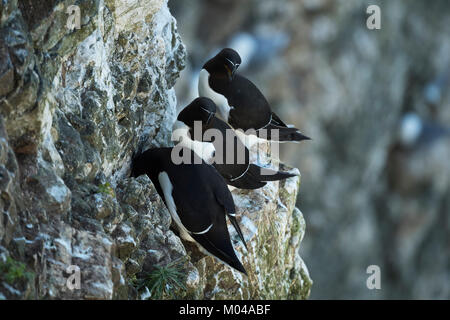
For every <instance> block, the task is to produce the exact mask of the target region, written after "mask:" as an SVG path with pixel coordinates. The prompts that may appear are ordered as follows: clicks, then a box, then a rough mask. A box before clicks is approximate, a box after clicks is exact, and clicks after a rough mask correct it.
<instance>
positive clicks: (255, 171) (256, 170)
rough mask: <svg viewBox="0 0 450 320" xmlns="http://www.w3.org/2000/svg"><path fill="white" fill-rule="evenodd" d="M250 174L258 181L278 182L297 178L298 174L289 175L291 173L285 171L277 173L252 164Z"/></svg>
mask: <svg viewBox="0 0 450 320" xmlns="http://www.w3.org/2000/svg"><path fill="white" fill-rule="evenodd" d="M248 174H249V175H251V176H252V177H254V178H255V180H257V181H264V182H265V181H278V180H284V179H287V178H292V177H295V176H296V174H294V173H289V172H283V171H276V170H273V169H269V168H262V167H259V166H257V165H255V164H251V165H250V168H249V170H248Z"/></svg>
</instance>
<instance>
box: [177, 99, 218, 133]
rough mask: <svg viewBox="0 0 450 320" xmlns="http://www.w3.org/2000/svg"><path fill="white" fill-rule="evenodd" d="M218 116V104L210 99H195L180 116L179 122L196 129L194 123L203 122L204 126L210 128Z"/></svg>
mask: <svg viewBox="0 0 450 320" xmlns="http://www.w3.org/2000/svg"><path fill="white" fill-rule="evenodd" d="M215 114H216V104H215V103H214V102H213V101H212V100H211V99H209V98H205V97H200V98H196V99H194V100H193V101H192V102H191V103H190V104H188V105H187V106H186V107H185V108H184V109H183V110H182V111H181V112H180V114H179V115H178V117H177V120H178V121H181V122H183V123H184V124H185V125H187V126H188V127H190V128H193V127H194V121H201V122H202V126H208V125H209V124H210V122H211V121H212V119H214V116H215Z"/></svg>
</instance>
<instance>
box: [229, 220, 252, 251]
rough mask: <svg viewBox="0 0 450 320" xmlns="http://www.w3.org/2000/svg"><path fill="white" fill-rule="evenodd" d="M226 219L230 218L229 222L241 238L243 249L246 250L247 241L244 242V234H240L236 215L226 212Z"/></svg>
mask: <svg viewBox="0 0 450 320" xmlns="http://www.w3.org/2000/svg"><path fill="white" fill-rule="evenodd" d="M228 219H230V222H231V224H232V225H233V227H234V229H235V230H236V232H237V233H238V235H239V238H240V239H241V241H242V243H243V244H244V246H245V249H246V250H247V251H248V248H247V243H246V242H245V239H244V235H243V234H242V231H241V227H239V224H238V222H237V220H236V217H235V216H234V215H231V214H228Z"/></svg>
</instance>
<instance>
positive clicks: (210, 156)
mask: <svg viewBox="0 0 450 320" xmlns="http://www.w3.org/2000/svg"><path fill="white" fill-rule="evenodd" d="M172 141H177V142H178V144H177V145H179V146H182V147H186V148H188V149H190V150H192V151H194V152H195V153H196V154H197V156H199V157H200V158H202V159H203V161H205V162H206V163H209V164H211V163H212V162H213V161H214V156H215V152H216V149H215V148H214V145H213V144H212V143H211V142H202V141H196V140H192V139H191V137H190V136H189V127H188V126H187V125H185V124H184V123H183V122H181V121H178V120H177V121H175V123H174V125H173V127H172Z"/></svg>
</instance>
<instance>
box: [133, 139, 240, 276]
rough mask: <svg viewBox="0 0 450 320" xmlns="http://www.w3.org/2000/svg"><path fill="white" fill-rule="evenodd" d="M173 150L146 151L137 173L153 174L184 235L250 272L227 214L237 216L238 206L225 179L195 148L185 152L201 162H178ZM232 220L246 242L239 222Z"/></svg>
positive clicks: (136, 166)
mask: <svg viewBox="0 0 450 320" xmlns="http://www.w3.org/2000/svg"><path fill="white" fill-rule="evenodd" d="M172 151H173V148H156V149H150V150H147V151H145V152H144V153H142V154H141V155H139V156H138V157H136V158H135V159H134V161H133V173H134V174H135V175H140V174H147V175H148V176H149V178H150V179H151V180H152V182H153V184H154V185H155V187H156V190H157V191H158V193H159V195H160V196H161V198H162V199H163V200H164V203H165V204H166V206H167V207H168V209H169V211H170V213H171V215H172V218H173V220H174V221H175V223H176V225H177V227H178V229H179V231H180V234H181V236H182V237H183V238H185V239H186V240H189V241H192V239H193V240H195V241H196V242H197V243H198V245H199V246H200V247H201V248H202V249H205V250H206V251H207V252H208V253H210V254H212V255H213V256H215V257H217V258H218V259H220V260H222V261H223V262H225V263H227V264H228V265H230V266H231V267H233V268H235V269H236V270H239V271H241V272H243V273H246V272H245V269H244V267H243V266H242V264H241V262H240V261H239V259H238V258H237V256H236V253H235V252H234V249H233V246H232V244H231V240H230V235H229V234H228V229H227V225H226V218H225V216H228V217H231V219H233V218H234V214H235V211H236V210H235V206H234V202H233V198H232V196H231V194H230V192H229V190H228V188H227V186H226V183H225V181H224V180H223V178H222V177H221V176H220V175H219V174H218V172H217V171H216V170H215V169H214V168H213V167H212V166H210V165H208V164H206V163H204V162H202V161H201V159H195V158H196V155H195V154H194V153H193V152H192V151H191V150H189V149H183V150H182V152H183V153H188V154H189V155H190V156H191V158H192V159H193V160H194V159H195V160H197V161H198V160H200V164H194V162H192V163H180V164H175V163H174V161H173V157H175V156H176V154H175V153H172ZM175 162H176V161H175ZM231 222H232V224H233V226H234V227H235V228H236V231H237V232H238V235H239V236H240V237H241V240H242V241H243V243H244V244H245V241H244V238H243V237H242V232H241V230H240V228H239V225H237V224H235V223H234V222H233V221H231Z"/></svg>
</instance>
